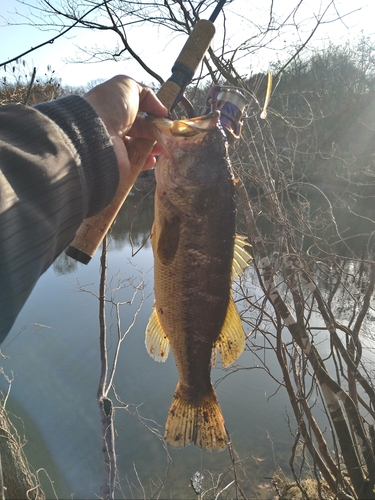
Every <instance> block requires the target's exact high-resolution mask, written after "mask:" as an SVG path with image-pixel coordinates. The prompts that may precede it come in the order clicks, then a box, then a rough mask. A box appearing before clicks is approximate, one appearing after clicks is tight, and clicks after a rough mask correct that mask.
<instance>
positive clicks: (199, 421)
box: [164, 384, 229, 451]
mask: <svg viewBox="0 0 375 500" xmlns="http://www.w3.org/2000/svg"><path fill="white" fill-rule="evenodd" d="M164 439H165V441H166V443H167V444H168V445H169V446H171V447H174V448H182V447H184V446H187V445H188V444H190V443H191V442H193V443H194V444H195V445H196V446H198V447H199V448H202V449H203V450H208V451H214V450H216V451H221V450H224V449H225V448H226V445H227V442H228V440H229V439H228V433H227V431H226V429H225V425H224V419H223V416H222V414H221V409H220V406H219V403H218V401H217V397H216V394H215V391H214V388H213V387H212V386H211V390H210V392H208V393H207V394H205V395H204V396H203V397H202V398H201V400H200V401H198V402H196V403H191V402H189V401H187V400H186V398H184V396H183V393H182V391H181V389H180V384H178V385H177V388H176V392H175V394H174V396H173V400H172V403H171V407H170V408H169V412H168V418H167V423H166V425H165V434H164Z"/></svg>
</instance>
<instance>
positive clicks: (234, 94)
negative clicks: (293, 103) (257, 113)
mask: <svg viewBox="0 0 375 500" xmlns="http://www.w3.org/2000/svg"><path fill="white" fill-rule="evenodd" d="M245 92H246V91H245V90H244V89H241V88H239V87H230V86H222V85H214V86H213V87H212V88H211V90H210V91H209V93H208V95H207V100H206V108H205V110H204V113H203V114H207V113H210V112H212V111H216V110H219V111H220V121H221V125H222V127H223V129H224V131H225V133H226V135H227V138H228V141H229V142H234V141H236V140H238V139H239V138H240V136H241V131H242V125H243V122H242V119H243V118H244V117H246V115H247V113H246V111H247V108H248V106H249V103H248V98H247V97H246V96H245Z"/></svg>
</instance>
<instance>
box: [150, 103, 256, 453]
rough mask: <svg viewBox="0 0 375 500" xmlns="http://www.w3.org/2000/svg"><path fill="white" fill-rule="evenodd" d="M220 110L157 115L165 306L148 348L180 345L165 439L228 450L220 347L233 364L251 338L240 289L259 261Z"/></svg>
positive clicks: (158, 254) (158, 292)
mask: <svg viewBox="0 0 375 500" xmlns="http://www.w3.org/2000/svg"><path fill="white" fill-rule="evenodd" d="M219 118H220V113H219V112H215V113H211V114H210V115H207V116H204V117H199V118H193V119H190V120H175V121H171V120H168V119H159V118H155V119H153V122H152V123H153V126H154V128H155V134H156V137H157V139H158V142H159V144H160V145H161V146H162V149H163V154H162V155H161V156H160V157H159V159H158V162H157V165H156V171H155V172H156V192H155V220H154V225H153V228H152V235H151V241H152V248H153V253H154V277H155V284H154V287H155V305H154V309H153V312H152V314H151V317H150V320H149V323H148V325H147V329H146V348H147V350H148V352H149V354H150V355H151V357H153V358H154V359H155V360H157V361H165V359H166V358H167V356H168V353H169V347H170V346H171V347H172V351H173V354H174V358H175V361H176V364H177V368H178V373H179V378H180V380H179V382H178V384H177V388H176V391H175V394H174V397H173V400H172V403H171V407H170V409H169V412H168V418H167V423H166V427H165V435H164V438H165V441H166V443H167V444H168V445H169V446H173V447H183V446H186V445H188V444H189V443H191V442H194V443H195V444H196V445H197V446H199V447H200V448H203V449H206V450H222V449H224V448H225V447H226V444H227V441H228V435H227V431H226V428H225V425H224V419H223V416H222V413H221V409H220V407H219V403H218V400H217V397H216V394H215V391H214V389H213V387H212V384H211V380H210V371H211V356H212V351H213V349H215V348H216V347H217V348H218V349H219V352H220V356H221V361H222V363H223V365H224V366H228V365H229V364H231V363H232V362H233V361H235V360H236V359H237V358H238V356H239V355H240V354H241V352H242V351H243V348H244V345H245V334H244V331H243V328H242V324H241V319H240V317H239V314H238V312H237V309H236V307H235V304H234V301H233V298H232V294H231V288H232V281H233V278H234V276H235V274H238V273H239V272H241V271H242V270H243V269H244V267H245V266H246V265H247V262H248V261H249V260H250V256H249V254H248V253H247V252H246V250H245V248H244V247H245V245H246V242H245V240H244V239H243V238H237V239H236V238H235V211H236V209H235V200H234V184H233V174H232V170H231V166H230V162H229V158H228V153H227V142H226V137H225V133H224V131H223V129H222V128H221V127H220V122H219Z"/></svg>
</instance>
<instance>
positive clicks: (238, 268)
mask: <svg viewBox="0 0 375 500" xmlns="http://www.w3.org/2000/svg"><path fill="white" fill-rule="evenodd" d="M246 247H250V244H249V243H248V242H247V241H246V239H245V237H244V236H240V235H239V234H236V239H235V240H234V255H233V263H232V280H234V279H235V278H238V276H240V275H241V274H242V273H243V272H244V270H245V269H246V268H247V266H248V265H249V263H250V261H251V260H252V256H251V255H250V254H249V252H248V251H247V250H246Z"/></svg>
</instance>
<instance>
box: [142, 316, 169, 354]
mask: <svg viewBox="0 0 375 500" xmlns="http://www.w3.org/2000/svg"><path fill="white" fill-rule="evenodd" d="M145 345H146V349H147V352H148V353H149V355H150V356H151V357H152V358H153V359H154V360H155V361H160V362H164V361H165V360H166V359H167V357H168V354H169V350H170V344H169V340H168V337H167V336H166V334H165V333H164V330H163V327H162V326H161V323H160V321H159V317H158V313H157V311H156V308H155V307H154V309H153V311H152V313H151V316H150V319H149V320H148V323H147V327H146V338H145Z"/></svg>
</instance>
